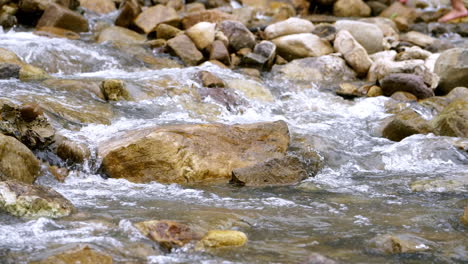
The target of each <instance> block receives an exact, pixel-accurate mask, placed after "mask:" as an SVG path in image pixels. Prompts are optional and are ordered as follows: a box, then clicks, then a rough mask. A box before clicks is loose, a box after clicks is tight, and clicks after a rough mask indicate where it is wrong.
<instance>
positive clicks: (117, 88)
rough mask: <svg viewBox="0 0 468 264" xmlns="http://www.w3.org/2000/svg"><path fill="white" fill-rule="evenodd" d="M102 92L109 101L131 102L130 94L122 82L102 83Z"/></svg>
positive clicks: (109, 81)
mask: <svg viewBox="0 0 468 264" xmlns="http://www.w3.org/2000/svg"><path fill="white" fill-rule="evenodd" d="M100 87H101V91H102V94H103V95H104V98H105V99H106V100H107V101H119V100H131V99H132V98H131V97H130V94H129V92H128V90H127V88H126V87H125V83H124V82H123V81H122V80H117V79H110V80H105V81H102V83H101V86H100Z"/></svg>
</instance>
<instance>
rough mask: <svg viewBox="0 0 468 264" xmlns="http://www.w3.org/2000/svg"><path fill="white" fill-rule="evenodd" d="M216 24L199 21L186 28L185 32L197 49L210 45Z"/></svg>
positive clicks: (213, 38) (213, 37)
mask: <svg viewBox="0 0 468 264" xmlns="http://www.w3.org/2000/svg"><path fill="white" fill-rule="evenodd" d="M215 31H216V24H214V23H209V22H200V23H198V24H196V25H194V26H193V27H191V28H189V29H187V30H186V31H185V34H187V36H189V37H190V39H192V41H193V43H194V44H195V46H197V48H198V49H199V50H203V49H205V48H206V47H208V46H210V45H211V44H212V43H213V41H214V40H215Z"/></svg>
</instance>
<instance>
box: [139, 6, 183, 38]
mask: <svg viewBox="0 0 468 264" xmlns="http://www.w3.org/2000/svg"><path fill="white" fill-rule="evenodd" d="M179 20H180V19H179V15H178V14H177V12H176V11H175V10H174V8H172V7H166V6H164V5H156V6H153V7H150V8H148V9H146V10H144V11H143V12H142V13H141V14H139V15H138V16H137V18H136V19H135V25H136V26H138V27H139V28H140V29H141V30H143V32H145V33H146V34H148V33H150V32H151V31H153V30H155V28H156V26H157V25H159V24H163V23H165V24H172V25H175V24H177V23H178V22H179Z"/></svg>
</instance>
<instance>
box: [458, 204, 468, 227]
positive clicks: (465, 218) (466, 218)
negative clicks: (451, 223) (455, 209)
mask: <svg viewBox="0 0 468 264" xmlns="http://www.w3.org/2000/svg"><path fill="white" fill-rule="evenodd" d="M460 220H461V221H462V223H464V224H465V225H467V226H468V206H467V207H465V210H464V211H463V215H462V216H461V217H460Z"/></svg>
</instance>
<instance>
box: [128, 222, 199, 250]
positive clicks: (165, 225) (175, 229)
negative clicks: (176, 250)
mask: <svg viewBox="0 0 468 264" xmlns="http://www.w3.org/2000/svg"><path fill="white" fill-rule="evenodd" d="M135 227H136V228H138V230H139V231H140V232H141V233H142V234H143V235H144V236H147V237H148V238H150V239H152V240H153V241H155V242H158V243H159V244H160V245H161V246H162V247H164V248H166V249H169V250H170V249H172V248H173V247H181V246H183V245H185V244H187V243H188V242H190V241H192V240H198V239H200V236H199V235H198V234H196V233H195V232H193V231H192V230H191V229H190V227H189V226H187V225H184V224H180V223H177V222H174V221H169V220H152V221H145V222H140V223H136V224H135Z"/></svg>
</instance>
